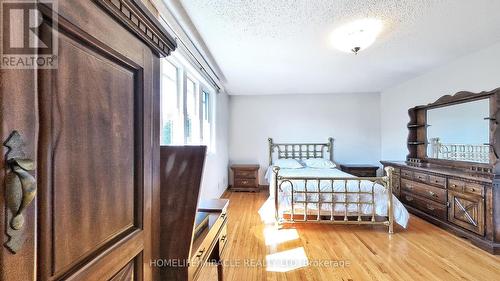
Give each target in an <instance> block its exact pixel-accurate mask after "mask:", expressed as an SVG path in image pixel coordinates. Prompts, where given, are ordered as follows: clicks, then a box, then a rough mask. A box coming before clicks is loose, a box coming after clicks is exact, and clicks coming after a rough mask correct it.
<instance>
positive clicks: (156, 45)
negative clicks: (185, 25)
mask: <svg viewBox="0 0 500 281" xmlns="http://www.w3.org/2000/svg"><path fill="white" fill-rule="evenodd" d="M93 1H94V2H95V3H96V4H98V5H99V6H100V7H101V8H103V9H104V10H105V11H106V12H107V13H109V14H110V15H111V16H113V17H114V18H115V20H116V21H118V22H119V23H120V24H121V25H123V26H124V27H126V28H127V29H129V30H130V31H131V32H132V33H134V34H135V35H136V36H137V37H138V38H139V39H141V40H142V41H144V43H146V44H147V45H148V46H149V47H150V48H151V49H152V50H153V52H154V53H155V54H156V55H158V56H160V57H165V56H168V55H169V54H170V52H172V51H174V50H175V48H176V47H177V44H176V43H175V39H173V38H172V37H171V36H170V35H169V34H168V33H167V31H166V30H165V29H164V28H163V27H162V26H161V24H160V23H159V22H158V21H157V20H156V19H155V17H154V16H153V15H152V14H151V13H150V12H149V11H148V10H147V8H146V7H145V6H144V4H142V3H141V2H140V0H93Z"/></svg>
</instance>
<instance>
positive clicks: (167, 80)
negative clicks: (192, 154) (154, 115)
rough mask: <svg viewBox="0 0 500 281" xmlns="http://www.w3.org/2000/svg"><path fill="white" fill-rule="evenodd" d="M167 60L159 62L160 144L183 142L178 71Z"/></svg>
mask: <svg viewBox="0 0 500 281" xmlns="http://www.w3.org/2000/svg"><path fill="white" fill-rule="evenodd" d="M178 72H179V71H178V69H177V67H176V66H175V65H173V64H171V63H170V62H168V61H164V62H163V63H162V64H161V98H160V99H161V134H160V143H161V144H180V143H183V127H184V125H183V114H182V111H181V108H182V104H181V101H182V99H180V98H179V73H178Z"/></svg>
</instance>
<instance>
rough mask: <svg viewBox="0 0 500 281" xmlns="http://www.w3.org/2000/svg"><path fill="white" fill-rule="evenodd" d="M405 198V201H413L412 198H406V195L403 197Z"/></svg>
mask: <svg viewBox="0 0 500 281" xmlns="http://www.w3.org/2000/svg"><path fill="white" fill-rule="evenodd" d="M405 198H406V201H413V197H410V196H408V195H407V196H405Z"/></svg>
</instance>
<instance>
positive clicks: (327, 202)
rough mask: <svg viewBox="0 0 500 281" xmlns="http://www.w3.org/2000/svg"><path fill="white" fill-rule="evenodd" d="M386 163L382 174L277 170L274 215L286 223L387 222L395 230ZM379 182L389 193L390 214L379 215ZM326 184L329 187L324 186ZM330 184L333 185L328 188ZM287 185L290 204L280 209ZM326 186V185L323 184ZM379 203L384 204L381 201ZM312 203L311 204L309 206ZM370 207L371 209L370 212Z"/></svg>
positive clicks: (381, 223) (282, 222)
mask: <svg viewBox="0 0 500 281" xmlns="http://www.w3.org/2000/svg"><path fill="white" fill-rule="evenodd" d="M393 171H394V168H392V167H386V168H385V172H386V175H385V176H383V177H320V178H311V177H285V176H281V175H279V167H273V172H274V174H275V177H274V178H275V183H274V184H275V190H274V191H275V193H274V198H275V210H276V211H275V212H276V213H275V216H276V220H277V222H278V223H279V224H284V223H330V224H370V225H385V226H387V227H388V231H389V233H393V232H394V211H393V198H392V186H393V185H392V172H393ZM377 184H379V185H381V186H382V187H383V188H384V192H385V193H387V194H388V196H387V202H383V203H382V204H387V215H386V216H377V215H376V208H375V207H376V202H375V197H376V194H375V192H376V191H375V189H376V188H377ZM325 186H327V188H324V187H325ZM329 186H331V188H328V187H329ZM284 187H286V192H287V196H289V201H288V202H289V208H287V210H286V211H283V212H281V213H280V203H281V202H280V196H279V195H280V194H282V193H283V192H284V190H283V188H284ZM322 187H323V188H322ZM378 188H380V187H378ZM377 204H381V202H378V203H377ZM310 206H312V208H311V207H310ZM367 210H369V211H368V212H367Z"/></svg>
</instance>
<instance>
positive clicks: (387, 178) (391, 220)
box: [385, 167, 394, 234]
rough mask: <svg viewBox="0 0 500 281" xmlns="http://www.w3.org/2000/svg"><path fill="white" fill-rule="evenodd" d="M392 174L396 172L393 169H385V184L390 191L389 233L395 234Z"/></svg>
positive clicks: (388, 206) (388, 204)
mask: <svg viewBox="0 0 500 281" xmlns="http://www.w3.org/2000/svg"><path fill="white" fill-rule="evenodd" d="M392 172H394V168H393V167H386V168H385V173H386V176H385V183H386V186H387V191H388V193H389V194H388V196H389V198H388V200H387V214H388V218H389V233H390V234H392V233H394V211H393V207H394V206H393V202H392Z"/></svg>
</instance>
